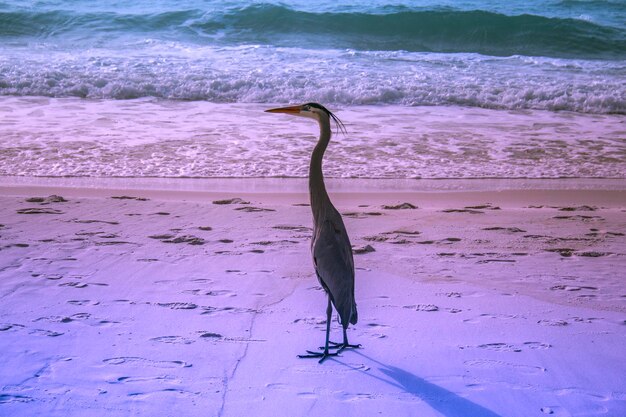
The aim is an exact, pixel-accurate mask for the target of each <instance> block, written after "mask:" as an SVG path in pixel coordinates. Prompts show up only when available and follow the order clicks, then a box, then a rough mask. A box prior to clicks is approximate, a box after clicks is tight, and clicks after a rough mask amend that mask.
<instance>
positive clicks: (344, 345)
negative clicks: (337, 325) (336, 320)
mask: <svg viewBox="0 0 626 417" xmlns="http://www.w3.org/2000/svg"><path fill="white" fill-rule="evenodd" d="M330 344H331V347H330V348H331V349H337V353H341V352H342V351H343V350H344V349H358V348H360V347H361V345H360V344H359V345H351V344H350V343H348V332H347V329H346V328H345V327H344V328H343V343H335V342H330Z"/></svg>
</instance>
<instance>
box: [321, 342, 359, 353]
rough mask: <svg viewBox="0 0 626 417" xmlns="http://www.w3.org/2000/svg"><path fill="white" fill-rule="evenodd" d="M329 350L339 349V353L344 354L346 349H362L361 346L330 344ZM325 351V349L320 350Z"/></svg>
mask: <svg viewBox="0 0 626 417" xmlns="http://www.w3.org/2000/svg"><path fill="white" fill-rule="evenodd" d="M328 345H329V346H328V349H337V353H341V352H343V351H344V350H345V349H360V348H361V345H360V344H358V345H351V344H350V343H345V342H344V343H337V342H331V341H329V342H328ZM320 349H323V348H320Z"/></svg>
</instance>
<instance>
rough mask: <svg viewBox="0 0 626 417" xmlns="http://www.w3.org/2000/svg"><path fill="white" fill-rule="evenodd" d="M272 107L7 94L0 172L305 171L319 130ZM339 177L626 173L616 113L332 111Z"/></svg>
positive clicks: (332, 153)
mask: <svg viewBox="0 0 626 417" xmlns="http://www.w3.org/2000/svg"><path fill="white" fill-rule="evenodd" d="M268 107H271V106H270V105H261V104H213V103H207V102H201V101H195V102H181V101H168V100H156V99H137V100H85V99H74V98H65V99H50V98H33V97H21V98H18V97H1V98H0V155H2V157H1V158H0V175H2V176H59V177H63V176H69V177H73V176H78V177H174V178H180V177H192V178H222V177H233V178H250V177H294V178H304V177H306V176H307V170H308V161H309V156H310V152H311V151H312V148H313V146H314V144H315V141H316V140H317V135H318V130H317V129H318V128H317V126H316V125H315V124H314V123H313V122H311V121H309V120H305V119H300V118H289V117H288V116H284V115H272V114H266V113H264V112H263V110H264V109H266V108H268ZM332 110H333V111H335V112H336V114H337V115H338V116H339V117H340V118H341V119H342V120H343V121H344V123H345V124H346V126H347V129H348V134H346V135H342V134H335V135H334V136H333V139H332V142H331V144H330V146H329V148H328V151H327V154H326V158H325V165H324V171H325V174H326V176H327V177H335V178H387V179H413V178H424V179H429V178H432V179H438V178H462V179H470V178H486V177H488V178H564V177H565V178H624V175H625V172H626V171H625V169H624V168H625V167H624V160H625V157H626V140H625V139H624V137H626V133H625V131H626V126H625V121H626V119H625V118H624V116H621V115H590V114H578V113H571V112H556V113H555V112H547V111H508V110H489V109H478V108H464V107H441V106H433V107H402V106H351V107H344V108H332Z"/></svg>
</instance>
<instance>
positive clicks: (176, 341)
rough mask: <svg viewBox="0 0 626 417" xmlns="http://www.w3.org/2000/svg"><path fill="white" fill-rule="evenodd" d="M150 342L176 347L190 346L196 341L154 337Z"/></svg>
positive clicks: (177, 337)
mask: <svg viewBox="0 0 626 417" xmlns="http://www.w3.org/2000/svg"><path fill="white" fill-rule="evenodd" d="M150 341H152V342H159V343H169V344H176V345H190V344H192V343H194V342H195V340H191V339H188V338H186V337H182V336H159V337H153V338H152V339H150Z"/></svg>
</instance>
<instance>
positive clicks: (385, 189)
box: [0, 177, 626, 208]
mask: <svg viewBox="0 0 626 417" xmlns="http://www.w3.org/2000/svg"><path fill="white" fill-rule="evenodd" d="M7 179H8V180H7ZM3 180H7V181H3V182H2V183H1V184H0V195H3V196H25V197H29V196H34V195H41V196H48V195H52V194H60V195H63V196H69V197H85V198H103V197H111V196H113V195H123V194H129V193H130V194H132V195H133V196H138V197H145V198H151V199H156V200H169V201H172V200H173V201H178V200H180V201H197V202H202V201H206V202H210V201H212V200H218V199H222V198H233V197H242V198H248V199H253V200H256V201H260V202H264V203H268V204H271V203H272V201H274V202H277V203H279V202H282V203H285V202H288V201H296V200H297V201H299V202H300V203H305V202H308V199H309V196H308V184H307V180H306V179H302V178H245V179H244V178H238V179H221V178H210V179H190V178H174V179H170V178H32V177H30V178H29V177H4V178H3ZM326 185H327V189H328V192H329V194H330V196H331V199H332V200H333V201H334V202H335V203H336V204H338V205H360V204H389V203H390V202H396V203H402V202H411V203H412V204H415V205H416V206H420V207H424V208H429V207H430V208H438V207H439V208H444V207H445V206H446V205H449V204H453V203H455V202H458V201H459V200H461V201H464V203H465V204H482V203H485V202H489V203H492V204H499V205H502V206H509V207H512V206H517V207H527V206H531V205H537V204H546V205H558V204H561V205H563V204H587V203H588V202H589V201H593V202H594V204H596V205H600V206H602V207H622V206H624V205H625V204H626V181H624V180H620V179H610V180H609V179H559V180H555V179H545V180H542V179H536V180H526V179H519V180H518V179H515V180H511V179H504V180H501V179H472V180H388V179H375V180H372V179H335V178H330V179H327V180H326Z"/></svg>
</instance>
